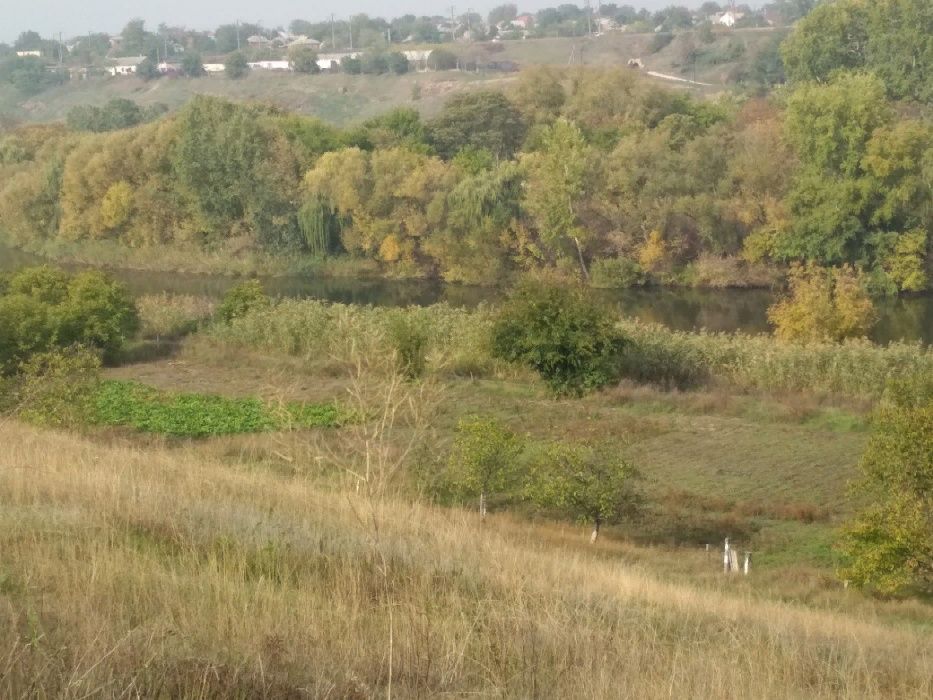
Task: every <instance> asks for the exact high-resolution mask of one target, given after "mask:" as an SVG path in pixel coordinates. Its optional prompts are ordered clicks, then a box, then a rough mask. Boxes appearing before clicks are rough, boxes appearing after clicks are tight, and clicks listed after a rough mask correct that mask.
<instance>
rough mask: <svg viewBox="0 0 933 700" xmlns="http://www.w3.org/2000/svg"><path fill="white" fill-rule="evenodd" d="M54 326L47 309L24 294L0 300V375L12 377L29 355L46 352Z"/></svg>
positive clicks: (52, 335)
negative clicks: (10, 375)
mask: <svg viewBox="0 0 933 700" xmlns="http://www.w3.org/2000/svg"><path fill="white" fill-rule="evenodd" d="M54 339H55V323H54V322H53V320H52V319H51V318H50V307H49V306H48V305H47V304H43V303H42V302H41V301H39V300H38V299H34V298H32V297H30V296H26V295H25V294H7V295H5V296H2V297H0V375H8V374H12V373H14V372H15V371H16V370H17V369H18V368H19V365H20V363H21V362H23V361H24V360H26V359H27V358H29V356H30V355H32V354H34V353H37V352H42V351H44V350H47V349H48V348H50V347H51V346H52V344H53V342H54Z"/></svg>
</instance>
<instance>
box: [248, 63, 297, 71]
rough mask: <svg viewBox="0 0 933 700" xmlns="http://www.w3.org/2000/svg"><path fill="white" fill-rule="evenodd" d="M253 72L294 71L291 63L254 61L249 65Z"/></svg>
mask: <svg viewBox="0 0 933 700" xmlns="http://www.w3.org/2000/svg"><path fill="white" fill-rule="evenodd" d="M247 65H248V66H249V67H250V68H252V69H253V70H257V69H258V70H286V71H288V70H292V64H291V62H289V61H253V62H252V63H248V64H247Z"/></svg>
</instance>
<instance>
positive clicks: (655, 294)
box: [0, 248, 933, 344]
mask: <svg viewBox="0 0 933 700" xmlns="http://www.w3.org/2000/svg"><path fill="white" fill-rule="evenodd" d="M40 262H41V261H40V260H39V259H37V258H35V257H33V256H30V255H28V254H26V253H22V252H20V251H14V250H9V249H6V248H0V271H9V270H15V269H16V268H18V267H22V266H24V265H34V264H38V263H40ZM112 274H113V275H114V276H115V277H117V278H119V279H120V280H122V281H123V282H124V283H125V284H126V285H127V286H128V287H129V288H130V290H132V291H133V293H135V294H150V293H158V292H165V291H167V292H174V293H178V294H201V295H207V296H213V297H219V296H222V295H223V293H224V292H225V291H226V290H227V289H228V288H229V287H231V286H232V285H234V284H236V283H237V281H238V280H236V279H233V278H229V277H221V276H216V275H194V274H181V273H174V272H145V271H129V270H116V271H113V273H112ZM264 284H265V286H266V289H267V290H268V291H269V293H270V294H273V295H280V296H287V297H299V298H303V297H310V298H314V299H327V300H329V301H336V302H341V303H344V304H375V305H383V306H407V305H418V306H423V305H426V304H434V303H437V302H439V301H445V302H447V303H449V304H451V305H453V306H466V307H471V306H476V305H477V304H479V303H480V302H483V301H496V300H497V299H499V298H501V296H502V291H501V290H498V289H492V288H488V287H465V286H460V285H445V284H443V283H441V282H434V281H420V280H419V281H400V280H383V279H350V278H324V277H307V276H292V277H277V278H271V279H267V280H264ZM600 294H601V295H602V296H603V297H604V298H605V299H607V300H608V301H610V302H612V303H613V304H615V305H617V306H618V308H619V310H620V312H621V313H623V314H626V315H629V316H635V317H637V318H640V319H643V320H645V321H654V322H657V323H663V324H665V325H667V326H669V327H671V328H676V329H678V330H696V329H700V328H706V329H708V330H711V331H735V330H741V331H744V332H746V333H761V332H766V331H768V330H769V327H768V319H767V314H766V311H767V308H768V306H769V305H770V304H771V303H772V301H773V300H774V296H773V294H772V293H771V292H770V291H768V290H763V289H755V290H715V289H626V290H617V291H601V292H600ZM878 311H879V321H878V324H877V325H876V326H875V328H874V330H873V332H872V334H871V337H872V339H873V340H876V341H878V342H888V341H889V340H901V339H902V340H922V341H923V342H924V343H927V344H933V296H930V295H925V296H911V297H903V298H896V299H883V300H881V301H879V302H878Z"/></svg>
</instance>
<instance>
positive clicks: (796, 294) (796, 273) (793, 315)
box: [768, 265, 877, 342]
mask: <svg viewBox="0 0 933 700" xmlns="http://www.w3.org/2000/svg"><path fill="white" fill-rule="evenodd" d="M768 319H769V320H770V321H771V323H772V324H774V326H775V330H774V334H775V335H776V336H777V337H778V338H780V339H782V340H800V341H804V342H806V341H826V340H832V341H839V340H843V339H845V338H852V337H859V336H864V335H865V334H866V333H867V332H868V331H869V330H870V329H871V327H872V325H874V323H875V321H876V320H877V314H876V313H875V307H874V304H872V301H871V297H869V295H868V291H867V289H866V282H865V277H864V275H863V274H862V273H861V272H856V271H855V270H853V269H852V268H851V267H849V266H848V265H846V266H843V267H839V268H831V269H826V268H821V267H818V266H816V265H807V266H800V265H798V266H795V267H794V268H792V269H791V272H790V293H789V295H788V296H787V297H785V298H784V299H782V300H780V301H779V302H777V303H776V304H774V305H773V306H771V308H769V309H768Z"/></svg>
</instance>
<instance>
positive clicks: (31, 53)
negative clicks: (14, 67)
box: [16, 51, 42, 58]
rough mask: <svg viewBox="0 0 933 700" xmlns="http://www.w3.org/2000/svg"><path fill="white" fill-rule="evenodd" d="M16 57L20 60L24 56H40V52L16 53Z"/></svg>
mask: <svg viewBox="0 0 933 700" xmlns="http://www.w3.org/2000/svg"><path fill="white" fill-rule="evenodd" d="M16 55H17V56H19V57H20V58H22V57H24V56H41V55H42V52H41V51H17V52H16Z"/></svg>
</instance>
